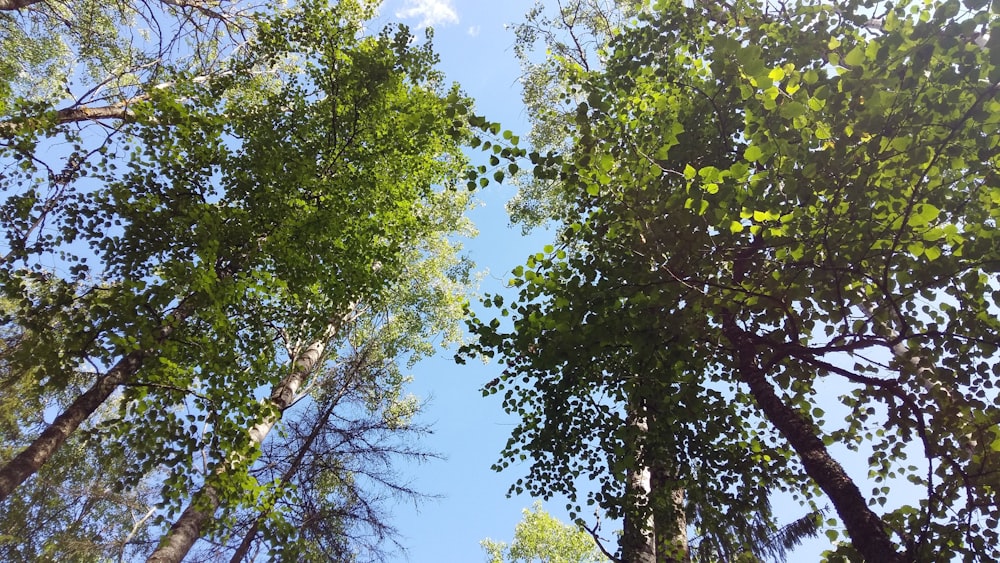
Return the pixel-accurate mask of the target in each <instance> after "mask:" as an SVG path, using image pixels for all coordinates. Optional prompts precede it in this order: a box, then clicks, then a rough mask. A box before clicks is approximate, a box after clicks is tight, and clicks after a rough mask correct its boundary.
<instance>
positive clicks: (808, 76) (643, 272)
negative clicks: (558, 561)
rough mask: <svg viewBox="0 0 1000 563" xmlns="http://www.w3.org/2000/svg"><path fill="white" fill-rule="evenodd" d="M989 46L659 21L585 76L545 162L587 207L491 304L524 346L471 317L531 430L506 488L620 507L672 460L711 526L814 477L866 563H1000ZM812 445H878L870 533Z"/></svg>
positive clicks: (900, 32)
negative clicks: (635, 479)
mask: <svg viewBox="0 0 1000 563" xmlns="http://www.w3.org/2000/svg"><path fill="white" fill-rule="evenodd" d="M872 15H874V16H877V20H875V19H873V18H872V17H871V16H872ZM996 26H997V20H996V17H995V15H993V13H992V12H989V11H987V10H985V9H980V8H976V7H975V6H970V7H963V5H961V4H960V3H959V2H957V1H946V2H941V3H936V4H929V5H924V4H920V3H913V4H911V3H908V2H898V3H892V4H888V5H886V4H884V3H880V4H878V5H875V4H874V3H868V2H850V3H848V4H842V5H838V7H837V8H836V9H834V8H832V7H831V6H829V5H825V4H821V3H813V2H802V3H799V4H796V5H794V6H786V5H782V6H781V7H780V8H774V7H772V6H768V5H759V4H757V3H752V2H746V3H743V2H739V3H734V4H733V5H731V6H727V7H726V9H725V10H717V9H714V8H703V7H700V5H699V6H698V7H693V8H692V7H685V5H683V4H682V3H679V2H671V1H661V2H657V3H656V4H655V7H654V9H653V11H652V12H651V13H650V14H649V15H648V16H646V17H643V18H642V20H641V23H639V24H638V25H635V26H632V27H630V28H628V29H627V30H626V31H625V32H623V33H622V34H621V35H620V36H618V37H617V38H616V39H615V41H614V43H613V44H612V46H613V52H612V53H611V54H610V56H609V59H608V61H607V63H606V68H605V69H602V70H599V71H594V72H585V71H580V72H578V73H577V76H576V78H575V80H574V81H573V83H572V84H571V85H570V86H569V87H568V88H567V95H569V96H576V97H577V98H578V99H579V100H580V101H579V102H578V103H577V104H576V108H575V109H576V111H575V120H574V122H573V124H572V125H571V127H570V137H571V139H572V148H571V150H569V151H568V152H566V153H564V154H562V155H561V156H560V157H558V158H549V159H546V160H545V161H544V162H541V161H540V162H537V163H536V167H535V170H534V174H535V177H536V178H537V179H538V180H545V181H554V184H555V186H556V187H555V188H554V189H556V190H560V191H561V192H560V193H562V194H565V197H566V200H567V201H568V202H569V203H568V204H567V205H565V206H564V207H562V208H561V209H560V210H559V212H558V213H557V215H556V217H555V218H556V219H557V220H559V221H560V222H561V224H562V226H563V230H562V234H561V235H560V239H559V241H558V243H557V244H556V245H554V247H553V248H551V249H546V252H542V253H538V254H536V255H534V256H531V257H529V259H528V261H527V263H526V265H525V266H524V267H523V268H518V269H517V270H515V272H514V278H513V279H512V281H511V283H512V285H513V286H515V287H517V288H519V291H520V294H519V295H518V297H517V299H516V300H515V301H514V303H512V304H510V305H507V306H504V304H503V301H502V300H500V299H499V298H493V299H491V300H490V301H489V303H490V304H493V305H496V306H498V307H501V310H500V315H501V316H510V317H511V318H512V321H513V328H512V329H510V330H509V331H508V330H506V329H501V324H500V322H499V320H492V321H479V320H475V319H474V320H473V323H472V329H473V331H474V332H475V333H476V334H477V335H478V337H479V344H478V346H476V347H473V348H471V349H470V351H475V352H479V353H484V354H487V355H499V356H500V357H501V359H502V361H503V362H504V363H505V364H506V371H505V372H504V375H503V376H502V377H501V378H500V379H499V380H498V381H497V382H495V383H494V384H491V385H490V386H488V387H487V388H486V389H485V391H484V392H485V393H486V394H494V393H495V394H499V395H500V396H502V397H503V401H504V402H503V405H504V408H505V409H506V410H507V411H508V412H511V413H516V414H518V415H519V416H521V418H522V422H521V424H520V425H519V426H518V427H517V428H516V429H515V431H514V434H513V436H512V438H511V440H510V442H509V443H508V446H507V448H506V450H505V451H504V456H503V458H502V460H501V462H500V463H499V464H498V468H504V467H507V466H508V465H510V464H511V463H513V462H516V461H517V460H519V459H520V460H528V461H529V462H530V466H529V473H528V476H527V478H525V479H522V480H519V481H518V482H517V484H516V485H515V487H514V490H515V491H519V490H521V489H526V490H528V491H530V492H532V493H534V494H539V495H543V496H544V495H549V494H552V493H557V492H562V493H567V494H569V495H570V496H571V498H574V495H575V490H576V489H575V485H574V483H573V480H574V479H577V478H587V479H597V480H599V481H600V482H601V490H600V491H598V492H596V493H594V494H593V495H591V496H590V498H588V499H587V501H588V503H590V502H592V503H596V504H598V505H599V506H601V507H603V508H605V509H606V510H609V511H611V513H612V514H616V513H619V512H617V511H620V510H621V507H622V506H625V505H627V504H628V503H627V499H626V498H625V492H624V486H623V484H622V478H623V476H624V474H625V472H626V471H627V470H628V469H629V468H635V467H637V466H640V467H641V466H644V465H648V463H649V461H651V460H653V459H668V460H671V462H672V463H676V464H677V465H676V468H677V471H679V472H680V473H679V475H678V477H677V481H676V483H675V485H674V486H679V487H681V488H684V489H685V490H687V491H688V493H689V495H691V498H690V504H691V505H696V506H699V507H701V508H702V510H703V512H702V513H701V514H689V516H690V517H693V518H694V519H695V520H694V522H693V523H694V525H695V526H696V527H699V528H700V529H712V528H713V527H714V526H716V525H718V524H719V523H720V522H721V521H722V520H721V518H722V517H723V516H724V515H726V514H727V513H741V512H746V511H750V510H753V507H752V506H751V505H750V504H752V503H749V504H748V501H747V499H750V498H760V497H762V496H765V497H766V495H767V494H768V492H769V491H770V490H773V489H774V488H777V489H782V490H791V491H792V492H794V493H795V494H796V495H797V496H798V497H799V498H801V499H803V501H804V502H813V499H816V497H817V494H818V493H819V492H820V491H819V490H818V488H817V484H818V485H819V486H821V487H824V491H823V492H825V493H826V494H828V495H830V497H831V500H832V501H833V503H834V506H835V507H836V508H837V510H838V513H839V515H840V517H841V521H842V522H844V523H845V524H846V525H847V526H848V528H849V530H850V533H851V536H852V537H851V539H852V540H853V542H854V546H855V548H857V549H859V551H862V552H863V550H864V549H865V548H864V547H862V546H863V545H864V543H865V542H866V541H867V538H870V537H872V536H877V535H879V534H882V535H883V536H887V535H888V534H894V536H893V542H895V549H896V550H897V552H898V554H899V555H898V556H899V557H901V558H904V559H905V558H915V559H918V560H919V559H931V558H933V559H939V560H940V559H945V560H947V559H951V558H954V557H964V558H966V559H967V560H983V561H987V560H992V559H995V558H996V557H997V556H998V552H997V551H996V546H997V545H998V539H1000V538H998V537H997V529H998V526H997V523H998V520H997V518H998V513H997V510H996V506H998V502H997V501H998V499H997V497H996V494H997V493H996V491H997V490H998V489H997V482H996V475H997V473H996V468H997V466H998V463H1000V457H998V455H1000V454H998V452H997V451H996V449H995V448H993V447H992V446H991V444H993V443H995V441H996V437H997V436H996V433H995V431H994V429H995V426H996V423H997V421H998V420H1000V414H998V407H1000V403H998V400H1000V399H998V392H997V389H996V371H995V366H996V365H997V362H996V359H997V343H996V338H995V335H996V333H997V330H998V329H1000V326H998V321H997V316H996V311H997V310H998V305H1000V303H998V302H997V301H996V297H997V293H996V291H997V289H998V288H1000V280H998V279H997V277H996V276H997V273H996V268H995V264H996V263H997V260H998V258H1000V257H998V256H996V251H995V250H996V249H995V240H994V239H995V232H996V228H995V226H996V220H997V217H998V215H1000V207H998V206H997V204H996V202H997V201H1000V199H998V198H995V197H994V194H993V192H994V191H995V189H996V188H995V184H996V180H997V177H998V176H997V163H998V150H1000V141H998V139H1000V132H998V123H1000V96H998V94H1000V86H998V82H997V81H998V79H1000V70H998V69H1000V67H998V66H997V62H998V61H997V59H996V53H998V52H1000V50H998V49H996V48H995V45H996V42H997V40H998V39H997V38H998V37H1000V35H998V34H997V29H996ZM987 36H988V37H989V41H983V39H985V38H986V37H987ZM982 45H985V48H983V47H982ZM831 390H832V393H833V396H831ZM836 395H839V397H837V396H836ZM838 399H839V400H838ZM636 400H638V401H641V402H642V404H643V406H644V407H645V408H646V409H647V412H649V409H651V412H653V413H655V415H656V418H657V424H656V425H655V426H654V425H651V426H650V432H649V435H648V437H646V438H642V437H640V436H636V435H634V433H632V432H633V431H632V430H630V428H629V425H628V424H626V419H627V414H628V413H627V410H628V409H629V408H634V407H631V406H630V405H634V401H636ZM630 401H631V402H630ZM834 412H835V413H837V414H836V415H832V414H828V413H834ZM841 417H843V419H842V418H841ZM841 420H843V421H842V422H841ZM803 437H805V438H804V439H806V438H811V441H809V440H806V441H808V443H809V446H808V447H809V448H810V449H809V455H810V456H812V455H819V456H822V455H826V456H828V455H829V453H828V452H827V450H826V449H825V447H824V444H826V445H832V444H838V443H839V444H842V445H844V446H846V448H847V449H848V450H857V449H858V448H859V446H862V445H863V446H864V448H865V451H870V452H872V453H870V454H868V455H866V456H861V459H860V461H861V462H862V463H864V462H867V464H868V469H869V478H870V479H871V480H872V482H874V484H875V485H876V488H875V490H874V491H873V494H872V495H868V496H856V497H852V499H853V498H859V499H862V500H863V502H864V503H866V504H868V505H869V506H871V507H874V510H876V511H878V514H877V515H876V518H878V522H879V523H878V525H876V526H868V527H867V528H866V527H864V526H857V525H853V528H852V527H851V526H852V524H851V522H852V518H855V517H856V515H857V514H859V513H860V512H859V511H857V510H853V509H852V510H848V509H846V508H845V507H846V506H847V505H848V504H847V503H848V499H847V496H845V495H844V494H843V491H837V490H833V489H830V488H829V487H828V486H827V484H828V483H829V479H830V478H831V476H832V475H833V474H834V469H835V468H834V466H833V465H827V466H825V467H826V469H819V468H817V467H816V466H807V467H803V466H802V465H800V462H801V460H803V459H805V460H806V462H807V463H811V461H810V460H812V459H817V458H813V457H809V458H808V459H807V457H806V455H805V453H804V452H805V451H806V449H805V448H806V446H805V445H804V444H805V442H804V441H803V440H800V439H799V438H803ZM637 439H640V440H642V439H644V440H646V442H645V443H643V448H644V449H640V451H645V452H656V453H655V454H653V453H649V454H646V453H643V454H640V456H639V459H636V456H635V455H634V451H635V449H634V446H633V444H635V443H636V442H635V440H637ZM646 455H649V456H650V457H648V458H646V459H645V460H644V459H642V456H646ZM660 456H665V457H660ZM908 456H916V457H918V458H919V459H917V460H914V461H912V462H911V461H909V460H908V459H907V457H908ZM824 463H825V462H824ZM838 468H839V466H838ZM901 479H907V480H909V481H911V482H913V483H916V484H917V485H918V486H919V487H920V488H921V490H922V491H924V492H925V495H924V497H923V498H920V499H919V500H912V499H899V498H894V497H892V496H891V495H889V494H888V493H889V491H890V490H891V487H892V483H893V482H895V481H898V480H901ZM653 504H655V502H654V503H653ZM863 506H864V505H862V507H863ZM883 506H884V507H885V508H884V509H883V508H882V507H883ZM577 510H578V511H579V509H577ZM689 510H690V509H689ZM868 553H872V552H868ZM866 557H870V556H869V555H866Z"/></svg>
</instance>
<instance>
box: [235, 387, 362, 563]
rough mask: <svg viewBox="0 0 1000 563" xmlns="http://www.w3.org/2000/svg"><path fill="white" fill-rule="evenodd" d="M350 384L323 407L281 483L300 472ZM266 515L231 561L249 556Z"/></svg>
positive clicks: (263, 513) (257, 520) (237, 562)
mask: <svg viewBox="0 0 1000 563" xmlns="http://www.w3.org/2000/svg"><path fill="white" fill-rule="evenodd" d="M350 379H351V380H352V381H353V380H354V378H353V377H352V378H350ZM348 385H349V384H348ZM348 385H344V387H343V388H342V390H341V392H340V393H339V394H338V395H336V396H335V397H334V398H333V400H331V401H329V403H328V404H327V405H326V406H325V407H324V408H323V412H322V414H320V415H319V417H317V418H316V421H315V423H314V424H313V427H312V429H311V430H310V432H309V435H308V436H306V439H305V440H303V441H302V444H300V445H299V448H298V451H296V452H295V459H293V460H292V462H291V463H289V465H288V468H287V469H286V470H285V471H284V473H282V474H281V479H280V480H279V483H280V484H281V485H284V484H285V483H287V482H288V481H290V480H291V479H292V477H294V476H295V473H296V472H298V470H299V468H300V467H301V466H302V461H303V460H304V459H305V457H306V454H308V453H309V451H310V450H311V449H312V445H313V443H314V442H315V441H316V439H317V438H319V436H320V434H321V433H322V431H323V428H324V427H325V426H326V423H327V422H328V421H329V420H330V416H331V415H333V411H334V409H336V408H337V405H338V404H339V403H340V399H342V398H343V397H344V395H346V394H347V390H348ZM265 516H267V512H262V513H261V514H260V515H258V516H257V518H256V519H255V520H254V522H253V524H251V525H250V529H249V530H247V533H246V534H244V535H243V541H242V542H240V545H239V547H237V548H236V552H235V553H233V557H232V558H231V559H230V560H229V561H230V563H240V561H243V559H244V558H245V557H246V556H247V553H249V552H250V546H251V545H252V544H253V539H254V537H255V536H256V535H257V531H258V530H259V529H260V523H261V522H262V521H263V519H264V517H265Z"/></svg>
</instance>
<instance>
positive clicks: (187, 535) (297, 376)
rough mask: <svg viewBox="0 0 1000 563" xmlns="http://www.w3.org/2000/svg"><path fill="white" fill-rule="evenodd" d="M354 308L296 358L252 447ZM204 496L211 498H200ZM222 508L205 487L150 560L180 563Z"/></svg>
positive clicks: (252, 432)
mask: <svg viewBox="0 0 1000 563" xmlns="http://www.w3.org/2000/svg"><path fill="white" fill-rule="evenodd" d="M350 309H351V312H349V313H348V314H347V315H344V316H343V317H340V318H336V319H334V320H332V321H331V322H330V324H329V325H327V328H326V331H325V333H324V335H323V336H322V337H321V338H320V339H319V340H317V341H316V342H313V343H312V344H310V345H309V347H307V348H306V349H305V350H304V351H303V352H302V353H300V354H299V355H298V356H297V357H296V358H295V362H294V363H293V364H292V366H293V367H292V370H291V373H289V374H288V375H287V376H285V378H284V379H282V380H281V382H280V383H278V385H277V386H276V387H275V388H274V390H273V391H272V392H271V399H270V400H271V403H272V404H273V405H274V407H275V409H276V410H277V415H276V416H272V417H269V418H267V419H264V420H262V421H261V422H258V423H257V424H255V425H254V426H253V428H251V429H250V443H251V445H252V446H256V447H259V446H260V445H261V444H262V443H263V442H264V438H266V437H267V434H268V433H269V432H270V431H271V429H272V428H274V425H275V424H276V423H277V422H278V421H279V420H281V415H282V413H283V412H284V411H285V409H287V408H288V407H290V406H292V403H293V402H294V401H295V396H296V393H297V392H298V390H299V388H300V387H301V386H302V383H303V382H304V381H305V380H306V378H307V377H309V374H311V373H312V372H313V371H314V370H315V369H316V367H317V366H318V365H319V363H320V360H321V359H322V357H323V352H324V350H325V349H326V343H327V342H329V341H330V340H331V339H332V338H333V337H334V336H335V335H336V334H337V333H338V332H339V331H340V327H341V326H343V325H344V323H346V322H348V320H349V319H350V317H351V316H352V315H353V312H354V306H352V307H351V308H350ZM204 496H207V498H206V499H205V500H200V499H202V498H204ZM199 504H200V505H201V507H199ZM218 507H219V499H218V495H217V494H216V491H215V490H214V489H213V488H212V487H211V486H205V487H203V488H202V489H201V490H200V491H198V492H197V493H195V495H194V499H193V500H192V502H191V504H190V505H189V506H188V507H187V508H186V509H185V510H184V512H183V513H182V514H181V516H180V518H178V519H177V521H176V522H174V525H173V526H171V527H170V530H169V531H168V532H167V535H166V536H165V537H164V538H163V539H162V540H161V541H160V546H159V547H158V548H157V549H156V551H154V552H153V553H152V554H151V555H150V556H149V558H148V559H147V560H146V563H180V561H181V560H183V559H184V557H185V556H186V555H187V553H188V551H190V550H191V547H192V546H194V543H195V542H196V541H198V538H200V537H201V534H202V531H203V529H204V524H205V522H206V521H207V520H208V519H209V518H211V517H212V515H213V514H214V513H215V510H216V508H218Z"/></svg>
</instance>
